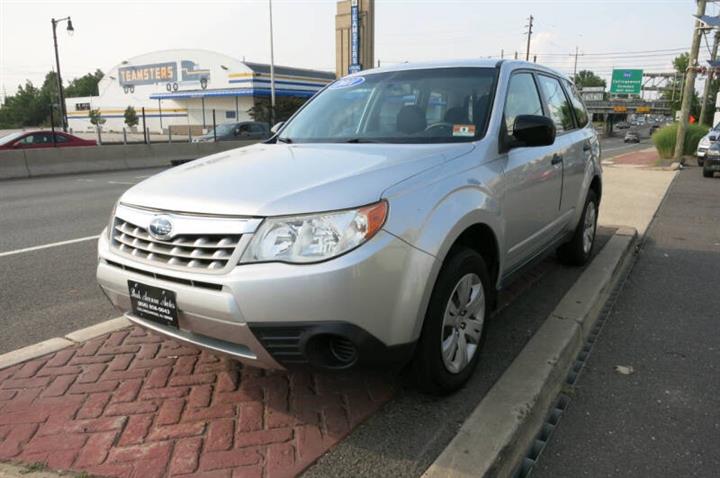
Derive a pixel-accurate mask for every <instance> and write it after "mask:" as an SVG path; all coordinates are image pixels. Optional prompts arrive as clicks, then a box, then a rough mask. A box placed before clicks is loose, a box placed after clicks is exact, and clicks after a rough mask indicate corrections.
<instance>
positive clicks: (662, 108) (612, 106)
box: [585, 98, 672, 115]
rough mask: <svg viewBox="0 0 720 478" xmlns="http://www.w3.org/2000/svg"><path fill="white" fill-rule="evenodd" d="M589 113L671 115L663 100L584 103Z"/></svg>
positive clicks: (619, 100)
mask: <svg viewBox="0 0 720 478" xmlns="http://www.w3.org/2000/svg"><path fill="white" fill-rule="evenodd" d="M585 104H586V106H587V108H588V110H589V111H590V113H594V114H603V115H605V114H616V115H626V114H633V113H635V114H662V115H669V114H671V113H672V110H671V108H670V102H669V101H665V100H642V99H626V98H618V99H610V100H603V101H586V102H585Z"/></svg>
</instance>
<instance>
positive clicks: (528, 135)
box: [513, 115, 555, 146]
mask: <svg viewBox="0 0 720 478" xmlns="http://www.w3.org/2000/svg"><path fill="white" fill-rule="evenodd" d="M513 136H514V137H515V139H516V140H518V141H520V142H521V143H522V146H550V145H551V144H553V143H554V142H555V124H554V123H553V122H552V120H551V119H550V118H547V117H545V116H537V115H519V116H517V117H516V118H515V124H514V125H513ZM518 146H520V145H518Z"/></svg>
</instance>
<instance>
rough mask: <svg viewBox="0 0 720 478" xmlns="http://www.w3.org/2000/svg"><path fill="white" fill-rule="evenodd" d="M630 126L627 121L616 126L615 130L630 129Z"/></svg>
mask: <svg viewBox="0 0 720 478" xmlns="http://www.w3.org/2000/svg"><path fill="white" fill-rule="evenodd" d="M629 127H630V125H629V124H628V123H626V122H625V121H621V122H619V123H618V124H616V125H615V128H617V129H628V128H629Z"/></svg>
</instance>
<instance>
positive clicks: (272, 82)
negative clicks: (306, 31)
mask: <svg viewBox="0 0 720 478" xmlns="http://www.w3.org/2000/svg"><path fill="white" fill-rule="evenodd" d="M268 8H269V9H270V127H271V128H272V127H273V126H275V51H274V48H273V21H272V0H268Z"/></svg>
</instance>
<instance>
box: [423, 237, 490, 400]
mask: <svg viewBox="0 0 720 478" xmlns="http://www.w3.org/2000/svg"><path fill="white" fill-rule="evenodd" d="M463 284H465V286H463ZM463 287H468V288H467V289H463ZM462 290H467V291H468V299H470V300H468V301H466V302H467V303H464V304H463V303H462V302H461V303H460V310H458V307H457V303H458V302H459V299H460V295H459V294H460V291H462ZM481 292H482V296H481V295H480V293H481ZM493 298H494V287H493V286H492V285H491V282H490V276H489V274H488V269H487V266H486V265H485V261H484V260H483V258H482V256H481V255H480V254H478V253H477V252H475V251H473V250H472V249H469V248H466V247H461V248H457V249H453V250H452V251H451V253H450V255H449V256H448V258H447V260H446V262H445V264H444V265H443V268H442V270H441V271H440V274H439V275H438V278H437V281H436V282H435V287H434V288H433V292H432V295H431V297H430V303H429V304H428V310H427V313H426V314H425V322H424V323H423V330H422V333H421V335H420V340H419V341H418V344H417V347H416V350H415V357H414V358H413V362H412V364H411V367H412V373H413V375H414V378H415V382H416V383H417V385H418V387H419V388H420V389H421V390H422V391H424V392H426V393H430V394H433V395H446V394H449V393H452V392H454V391H456V390H458V389H459V388H461V387H462V386H463V385H465V383H466V382H467V381H468V379H469V378H470V377H471V376H472V373H473V372H474V371H475V368H476V367H477V364H478V360H479V357H480V352H481V350H482V347H483V344H484V343H485V334H484V329H485V327H484V325H485V322H486V321H487V318H488V317H489V315H490V312H491V310H492V307H491V304H492V303H493ZM451 300H452V303H451ZM451 304H452V305H451ZM468 305H470V306H471V308H470V310H469V311H467V310H465V306H468ZM473 305H474V307H473ZM473 308H475V309H476V310H475V311H473V310H472V309H473ZM452 309H455V312H456V313H455V314H453V310H452ZM461 311H464V312H465V313H467V315H465V314H464V313H462V312H461ZM457 312H461V313H460V314H457ZM468 312H469V313H468ZM481 314H482V315H481ZM453 337H455V339H454V340H453ZM463 343H465V344H466V347H465V348H462V347H461V344H463ZM443 345H447V346H448V353H446V354H444V353H443ZM453 350H454V351H455V352H454V353H453ZM461 350H464V351H465V353H466V354H470V357H468V356H467V355H465V354H463V353H461Z"/></svg>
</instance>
